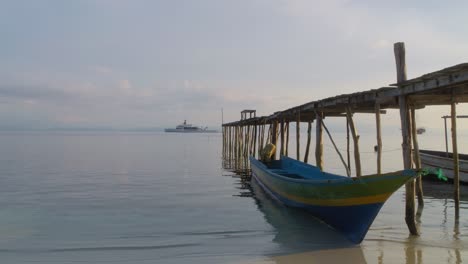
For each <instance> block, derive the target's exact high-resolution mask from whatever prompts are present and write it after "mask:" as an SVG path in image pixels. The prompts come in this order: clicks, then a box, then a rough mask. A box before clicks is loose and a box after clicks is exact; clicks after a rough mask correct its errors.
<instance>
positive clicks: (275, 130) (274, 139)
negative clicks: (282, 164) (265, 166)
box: [271, 119, 278, 159]
mask: <svg viewBox="0 0 468 264" xmlns="http://www.w3.org/2000/svg"><path fill="white" fill-rule="evenodd" d="M271 133H272V138H271V143H272V144H273V145H275V147H276V146H277V145H278V120H277V119H275V120H274V121H273V129H272V131H271ZM276 149H277V148H275V153H274V155H273V157H274V159H276V152H277V150H276Z"/></svg>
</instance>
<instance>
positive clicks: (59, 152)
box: [0, 132, 468, 263]
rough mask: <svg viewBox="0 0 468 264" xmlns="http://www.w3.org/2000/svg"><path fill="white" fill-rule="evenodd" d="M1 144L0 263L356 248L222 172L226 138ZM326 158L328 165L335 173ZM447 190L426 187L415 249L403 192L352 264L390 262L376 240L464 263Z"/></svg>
mask: <svg viewBox="0 0 468 264" xmlns="http://www.w3.org/2000/svg"><path fill="white" fill-rule="evenodd" d="M428 137H430V135H429V136H428ZM371 139H373V138H371ZM400 141H401V140H400V139H399V138H398V137H395V138H394V139H390V141H388V143H387V145H385V144H386V142H385V141H384V150H386V152H384V158H385V160H384V163H385V164H386V165H385V166H386V167H385V168H386V169H387V170H391V169H398V168H400V167H401V161H400V159H401V158H400V153H401V152H400V151H399V150H398V149H399V144H400V143H399V142H400ZM422 141H424V140H422ZM427 142H432V140H430V139H429V138H428V139H427ZM434 142H435V141H434ZM426 144H428V143H426ZM292 145H293V144H291V148H290V152H293V153H295V150H294V148H293V147H292ZM0 146H1V148H0V234H1V235H0V263H245V262H250V261H255V260H262V259H269V258H270V257H271V256H277V255H285V254H291V253H297V252H305V251H313V250H319V249H333V248H343V247H354V248H356V246H352V245H350V244H349V243H348V242H347V241H346V240H344V239H343V238H342V237H341V236H340V235H339V234H337V233H336V232H335V231H334V230H332V229H330V228H328V227H327V226H325V225H324V224H322V223H320V222H318V221H316V220H314V219H313V218H312V217H311V216H310V215H308V214H307V213H304V212H302V211H297V210H294V209H289V208H286V207H284V206H282V205H280V204H278V203H276V202H274V201H272V200H271V199H269V198H268V197H267V196H266V195H265V193H263V191H262V190H261V189H259V188H258V186H257V185H255V184H251V183H250V182H249V181H246V180H243V179H242V178H240V177H239V176H237V175H236V174H234V173H233V172H231V171H229V170H225V169H223V167H222V158H221V154H222V153H221V152H222V147H221V135H220V134H165V133H90V132H87V133H85V132H66V133H59V132H54V133H42V132H41V133H1V134H0ZM363 146H364V147H362V149H361V150H363V152H364V153H363V164H364V171H365V172H368V173H371V172H374V171H375V154H374V153H373V152H372V143H371V141H369V143H368V144H367V145H366V144H365V141H364V144H363ZM366 149H369V150H370V151H366ZM325 150H326V152H327V156H326V158H327V159H326V163H325V166H326V167H327V168H328V169H329V170H330V171H335V172H339V171H340V170H341V167H342V166H341V165H340V163H339V160H338V158H337V157H336V155H335V154H334V153H333V150H332V148H331V145H330V144H328V143H327V144H326V148H325ZM450 186H451V185H446V184H443V183H439V182H437V183H428V184H425V188H426V199H425V201H426V206H425V209H424V212H423V216H422V218H421V223H420V226H421V230H422V236H421V237H419V238H417V239H416V240H415V239H412V238H409V237H408V231H407V228H406V225H405V223H404V192H403V190H399V191H398V192H396V193H395V194H394V195H393V196H392V198H391V199H390V200H389V201H388V202H387V204H386V205H385V206H384V208H383V209H382V211H381V213H380V215H379V216H378V217H377V219H376V221H375V222H374V224H373V225H372V228H371V230H370V231H369V233H368V235H367V237H366V240H365V241H364V242H363V243H362V245H360V246H357V248H358V249H361V248H362V249H365V248H366V247H369V246H370V245H374V246H373V248H374V249H376V254H375V257H373V255H372V254H371V255H367V256H365V258H363V259H357V260H354V262H355V263H362V262H363V260H364V261H365V262H367V263H390V262H384V261H382V260H383V259H385V258H383V257H382V256H383V254H384V252H385V250H386V248H385V247H384V246H383V247H382V248H379V247H378V242H379V241H391V242H393V243H397V244H398V243H399V244H404V245H406V243H408V241H409V240H411V243H412V245H414V244H421V245H431V246H436V247H444V248H447V250H446V254H447V258H445V257H444V258H443V259H447V263H452V262H451V260H454V261H453V263H457V262H456V261H455V260H457V259H460V260H464V261H468V256H467V252H466V250H465V249H464V248H467V246H468V245H467V242H466V241H467V234H468V204H467V202H466V200H468V197H467V195H468V191H467V188H466V187H464V188H462V200H463V203H462V209H461V218H460V221H459V224H458V225H456V224H455V221H454V213H453V211H454V210H453V203H452V200H451V187H450ZM344 221H345V219H344ZM375 245H377V246H375ZM444 252H445V251H444ZM364 255H365V254H364ZM453 256H456V257H453ZM350 262H353V260H350ZM408 263H410V262H408ZM424 263H430V262H428V261H426V262H424Z"/></svg>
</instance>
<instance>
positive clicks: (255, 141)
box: [252, 122, 258, 158]
mask: <svg viewBox="0 0 468 264" xmlns="http://www.w3.org/2000/svg"><path fill="white" fill-rule="evenodd" d="M257 129H258V124H257V122H255V127H254V136H253V138H254V142H253V149H252V155H253V156H254V158H255V154H256V153H257V151H256V148H257Z"/></svg>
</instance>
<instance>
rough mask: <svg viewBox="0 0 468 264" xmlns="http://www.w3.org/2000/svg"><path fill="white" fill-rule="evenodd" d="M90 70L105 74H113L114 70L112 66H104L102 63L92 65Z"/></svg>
mask: <svg viewBox="0 0 468 264" xmlns="http://www.w3.org/2000/svg"><path fill="white" fill-rule="evenodd" d="M90 70H91V71H93V72H95V73H98V74H104V75H106V74H111V73H112V72H113V71H112V69H111V68H109V67H106V66H102V65H95V66H91V67H90Z"/></svg>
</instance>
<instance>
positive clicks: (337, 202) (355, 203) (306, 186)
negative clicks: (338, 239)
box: [250, 157, 417, 244]
mask: <svg viewBox="0 0 468 264" xmlns="http://www.w3.org/2000/svg"><path fill="white" fill-rule="evenodd" d="M250 165H251V169H252V175H253V177H254V178H255V179H256V180H257V182H258V183H259V185H260V186H261V187H262V188H263V189H264V190H265V191H266V192H267V193H269V194H270V196H272V197H273V198H275V199H277V200H279V201H281V202H282V203H284V204H286V205H288V206H292V207H299V208H304V209H306V210H308V211H310V212H312V214H313V215H314V216H316V217H317V218H319V219H321V220H322V221H324V222H325V223H327V224H328V225H330V226H331V227H333V228H335V229H336V230H338V231H339V232H340V233H342V234H344V235H345V237H346V238H348V239H349V240H350V241H351V242H353V243H356V244H359V243H361V241H362V240H363V239H364V236H365V235H366V233H367V231H368V230H369V227H370V226H371V224H372V222H373V221H374V219H375V217H376V216H377V214H378V212H379V211H380V208H382V205H383V204H384V202H385V201H386V200H387V199H388V198H389V197H390V195H391V194H392V193H393V192H395V191H396V190H398V189H399V188H400V187H401V186H402V185H403V184H405V183H406V182H407V181H408V180H410V179H413V178H414V177H416V176H417V173H416V171H414V170H405V171H399V172H394V173H388V174H381V175H370V176H362V177H359V178H350V177H346V176H340V175H335V174H331V173H326V172H322V171H320V169H319V168H317V167H314V166H312V165H309V164H306V163H303V162H300V161H297V160H294V159H291V158H287V157H281V159H280V160H274V161H271V162H269V163H268V164H265V163H262V162H261V161H259V160H257V159H255V158H253V157H250Z"/></svg>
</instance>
